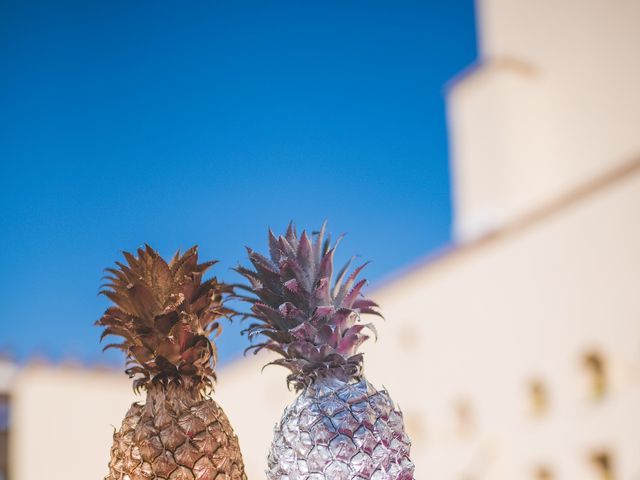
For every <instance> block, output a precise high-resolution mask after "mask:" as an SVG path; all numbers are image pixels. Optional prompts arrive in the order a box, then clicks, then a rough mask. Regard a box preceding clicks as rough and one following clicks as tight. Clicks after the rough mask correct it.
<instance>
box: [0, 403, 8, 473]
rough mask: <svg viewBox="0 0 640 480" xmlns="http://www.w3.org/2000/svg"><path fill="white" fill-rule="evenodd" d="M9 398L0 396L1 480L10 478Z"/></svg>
mask: <svg viewBox="0 0 640 480" xmlns="http://www.w3.org/2000/svg"><path fill="white" fill-rule="evenodd" d="M8 450H9V396H8V395H4V394H0V480H8V478H9V451H8Z"/></svg>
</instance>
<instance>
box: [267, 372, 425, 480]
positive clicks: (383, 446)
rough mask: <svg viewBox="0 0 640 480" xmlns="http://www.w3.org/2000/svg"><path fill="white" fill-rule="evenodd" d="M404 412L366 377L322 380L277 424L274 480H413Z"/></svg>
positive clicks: (270, 461) (273, 447)
mask: <svg viewBox="0 0 640 480" xmlns="http://www.w3.org/2000/svg"><path fill="white" fill-rule="evenodd" d="M410 447H411V442H410V440H409V438H408V436H407V435H406V433H405V431H404V422H403V418H402V413H401V412H400V410H399V409H398V408H397V407H396V406H395V405H394V403H393V401H392V400H391V398H390V397H389V395H388V394H387V392H386V391H385V390H376V389H375V388H374V387H373V385H371V384H370V383H369V382H368V381H367V380H366V379H364V378H362V379H361V380H359V381H351V382H343V381H340V380H337V379H331V378H329V379H321V380H318V381H316V382H315V383H314V384H312V385H311V386H309V387H307V388H306V389H305V390H303V392H302V393H301V394H300V395H299V396H298V397H297V399H296V400H295V401H294V403H293V404H291V405H290V406H289V407H288V408H287V409H286V410H285V412H284V415H283V416H282V419H281V420H280V422H279V424H278V425H276V427H275V432H274V439H273V443H272V445H271V449H270V452H269V457H268V470H267V478H268V479H269V480H282V479H288V480H325V479H331V480H355V479H359V480H363V479H376V480H411V479H413V471H414V466H413V463H412V462H411V460H410V458H409V450H410Z"/></svg>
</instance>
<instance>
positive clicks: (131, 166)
mask: <svg viewBox="0 0 640 480" xmlns="http://www.w3.org/2000/svg"><path fill="white" fill-rule="evenodd" d="M475 56H476V45H475V31H474V17H473V2H472V1H471V0H464V1H463V0H455V1H447V2H442V1H420V2H404V1H393V2H364V1H361V2H355V1H325V2H299V1H291V2H284V1H280V2H246V1H234V2H219V1H206V2H205V1H202V2H199V1H190V2H177V1H171V2H151V1H136V2H131V1H112V2H95V1H90V0H82V1H75V2H74V1H65V0H62V1H59V2H52V1H50V2H46V1H39V2H38V1H30V0H16V1H12V2H8V1H6V2H0V71H1V72H2V74H1V75H0V165H1V167H0V168H1V169H2V170H1V175H0V187H1V188H0V209H1V210H0V212H1V214H2V215H1V217H0V238H2V243H3V245H2V246H3V248H2V251H3V253H2V261H1V263H0V300H1V304H2V311H1V317H0V318H1V320H0V325H1V326H2V327H1V329H0V349H4V350H8V351H11V352H13V354H14V355H15V356H16V357H17V358H19V359H23V360H24V359H27V358H29V357H31V356H40V357H47V358H50V359H53V360H56V361H59V360H64V359H75V360H80V361H83V362H86V363H99V362H109V363H112V364H119V363H121V358H120V357H119V354H118V353H117V352H112V353H107V354H102V353H101V351H100V350H101V348H100V346H99V344H98V337H99V333H100V332H99V330H98V328H96V327H93V326H92V324H93V322H94V321H95V320H96V319H97V318H99V317H100V315H101V313H102V311H103V310H104V308H105V307H106V300H105V299H104V298H101V297H97V296H96V292H97V291H98V286H99V284H100V277H101V275H102V270H103V269H104V268H105V267H107V266H110V265H111V264H112V263H113V262H114V261H115V260H118V259H119V257H120V253H119V252H120V251H121V250H123V249H125V250H131V249H135V248H137V247H138V246H139V245H141V244H142V243H144V242H149V243H150V244H151V245H153V246H154V247H155V248H156V249H158V250H159V251H160V252H161V253H162V254H164V255H170V254H172V253H173V252H174V251H175V250H176V249H178V248H180V249H183V250H184V249H186V248H188V247H189V246H191V245H192V244H195V243H197V244H199V245H200V252H201V256H202V257H203V258H217V259H219V260H220V264H219V266H217V268H216V269H215V273H216V274H217V276H219V277H221V278H223V279H225V280H229V281H233V280H237V277H236V276H235V275H234V274H233V273H232V272H230V270H229V268H230V267H232V266H234V265H236V264H237V263H238V262H239V261H241V262H244V261H245V259H244V245H250V246H252V247H253V248H255V249H258V250H265V249H266V248H265V246H266V228H267V226H268V225H271V226H273V227H274V229H276V230H282V229H284V228H285V226H286V224H287V222H288V221H289V220H290V219H293V220H295V221H296V222H297V223H298V225H299V226H300V227H307V228H310V229H314V228H317V227H318V226H319V224H320V223H321V222H322V220H323V219H325V218H326V219H328V220H329V229H330V230H331V232H333V233H334V234H339V233H343V232H346V233H347V237H346V239H345V240H344V242H343V243H342V246H341V249H342V257H341V258H343V259H344V258H346V257H348V256H350V255H352V254H358V255H361V256H362V258H363V259H371V260H373V263H372V264H371V265H370V266H369V267H368V268H367V270H366V271H367V276H368V278H369V279H370V280H371V281H372V283H373V284H375V283H376V281H380V280H381V279H382V278H383V277H384V276H385V275H389V274H391V273H392V272H393V271H395V270H397V269H399V268H402V267H403V266H405V265H407V264H408V263H410V262H412V261H415V260H416V259H417V258H419V257H421V256H423V255H425V254H427V253H428V252H430V251H433V250H434V249H437V248H439V247H441V246H443V245H445V244H446V243H447V242H449V238H450V236H449V232H450V224H451V205H450V185H449V172H448V153H447V137H446V125H445V111H444V87H443V85H444V83H445V82H446V81H447V80H448V79H450V78H451V77H452V76H453V75H455V74H456V73H457V72H459V71H460V70H461V69H463V68H464V67H466V66H468V65H469V64H470V63H472V62H473V61H474V60H475ZM392 320H393V319H389V321H392ZM238 331H239V328H238V326H232V327H227V328H226V330H225V332H224V333H223V334H222V336H221V337H220V339H219V342H218V345H219V349H220V354H221V358H222V360H223V361H228V360H229V359H231V358H233V357H235V356H237V355H239V354H240V352H241V350H242V349H243V348H244V346H245V340H244V339H242V338H240V336H239V335H238Z"/></svg>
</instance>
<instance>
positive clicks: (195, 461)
mask: <svg viewBox="0 0 640 480" xmlns="http://www.w3.org/2000/svg"><path fill="white" fill-rule="evenodd" d="M124 257H125V259H126V264H124V263H121V262H116V265H117V268H110V269H107V272H108V275H107V277H106V278H107V280H108V283H107V284H106V286H105V289H104V290H103V291H102V292H100V293H102V294H104V295H105V296H107V297H108V298H109V299H110V300H111V301H112V302H113V303H114V305H113V306H111V307H110V308H108V309H107V310H106V311H105V313H104V315H103V316H102V318H100V320H98V321H97V322H96V325H99V326H103V327H106V328H105V329H104V331H103V333H102V338H104V337H106V336H108V335H114V336H119V337H122V339H123V341H122V342H121V343H113V344H110V345H107V346H106V347H105V349H107V348H118V349H120V350H123V351H124V352H126V356H127V360H128V362H127V366H128V368H127V370H126V373H127V374H128V375H129V377H131V378H134V379H135V380H134V389H135V390H136V391H138V390H144V391H146V402H145V403H144V404H139V403H134V404H133V405H131V408H130V409H129V411H128V412H127V414H126V416H125V418H124V420H123V422H122V426H121V427H120V430H119V431H116V432H115V433H114V435H113V446H112V447H111V460H110V462H109V474H108V475H107V477H106V480H147V479H166V480H196V479H197V480H214V479H215V480H231V479H233V480H240V479H246V475H245V471H244V465H243V462H242V455H241V453H240V447H239V444H238V438H237V437H236V435H235V433H234V432H233V429H232V428H231V425H230V424H229V420H228V419H227V416H226V415H225V413H224V412H223V411H222V409H221V408H220V407H219V406H218V404H217V403H216V402H215V401H213V400H212V399H211V397H210V394H211V392H212V390H213V384H214V382H215V378H216V377H215V372H214V368H215V365H216V348H215V345H214V344H213V342H212V341H211V340H210V338H212V337H216V336H217V335H218V334H219V332H220V325H219V323H218V319H219V318H220V317H223V316H229V315H231V314H232V313H233V312H232V311H231V310H229V309H227V308H225V307H224V305H223V300H224V298H223V297H224V296H225V295H227V294H229V293H231V292H232V289H231V287H230V286H228V285H225V284H223V283H219V282H218V281H217V280H216V279H215V278H210V279H209V280H206V281H203V279H202V277H203V275H204V273H205V272H206V270H207V269H208V268H209V267H211V266H212V265H213V264H214V263H216V262H213V261H211V262H204V263H198V250H197V247H193V248H191V249H190V250H188V251H187V252H185V253H184V255H180V252H178V253H176V255H175V256H174V257H173V259H172V260H171V262H169V263H167V262H166V261H165V260H164V259H163V258H162V257H161V256H160V255H159V254H158V253H157V252H156V251H155V250H153V249H152V248H151V247H149V246H146V247H145V248H141V249H139V250H138V252H137V257H136V256H134V255H132V254H130V253H127V252H125V253H124Z"/></svg>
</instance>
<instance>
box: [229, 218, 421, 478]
mask: <svg viewBox="0 0 640 480" xmlns="http://www.w3.org/2000/svg"><path fill="white" fill-rule="evenodd" d="M324 233H325V225H323V226H322V229H321V230H320V232H319V233H318V234H317V237H316V238H315V240H314V241H312V240H311V238H310V237H309V236H308V235H307V234H306V232H302V234H301V235H300V236H298V234H297V232H296V229H295V227H294V226H293V225H291V224H290V225H289V228H288V229H287V232H286V234H285V235H284V236H279V237H277V238H276V236H275V235H274V234H273V233H272V232H271V230H269V252H270V257H271V258H267V257H265V256H263V255H260V254H259V253H257V252H255V251H253V250H251V249H247V250H248V253H249V259H250V261H251V263H252V264H253V267H254V269H255V270H251V269H248V268H244V267H238V268H237V271H238V273H240V274H241V275H243V276H244V277H245V278H246V279H247V280H248V282H249V284H250V285H248V286H244V287H243V288H244V289H245V290H248V291H249V292H250V293H249V294H248V295H239V297H240V298H242V299H244V300H245V301H248V302H249V303H250V304H251V313H250V314H249V316H250V317H253V318H254V319H255V320H256V322H254V323H253V324H252V325H250V326H249V327H248V328H247V329H246V330H245V332H247V334H248V336H249V337H250V338H253V337H254V336H256V335H261V336H262V337H263V341H262V343H258V344H255V345H253V346H252V347H250V349H253V350H254V351H255V352H256V353H257V351H259V350H262V349H267V350H271V351H273V352H276V353H277V354H279V355H280V358H278V359H276V360H274V361H273V362H271V363H270V364H276V365H281V366H284V367H286V368H287V369H289V370H290V372H291V373H290V374H289V375H288V377H287V382H288V384H289V385H290V386H293V387H294V388H295V390H296V391H298V392H301V393H300V394H299V396H298V397H297V398H296V400H295V401H294V402H293V403H292V404H291V405H290V406H289V407H287V408H286V410H285V412H284V414H283V416H282V419H281V420H280V422H279V423H278V424H277V425H276V427H275V431H274V438H273V442H272V444H271V449H270V452H269V456H268V469H267V472H266V473H267V478H268V479H269V480H284V479H287V480H298V479H300V480H302V479H306V480H322V479H331V480H351V479H360V480H363V479H378V480H383V479H384V480H410V479H413V471H414V466H413V463H412V462H411V459H410V457H409V450H410V446H411V442H410V440H409V438H408V436H407V434H406V433H405V431H404V422H403V418H402V413H401V412H400V410H399V409H398V408H397V407H396V406H395V405H394V403H393V401H392V400H391V398H390V397H389V394H388V393H387V392H386V391H385V390H377V389H376V388H375V387H374V386H373V385H371V384H370V383H369V382H368V381H367V380H366V378H365V377H364V375H363V365H362V360H363V356H362V353H358V352H357V350H358V347H359V346H360V345H361V344H362V343H363V342H364V341H365V340H366V339H367V338H368V336H367V335H366V334H365V332H366V331H367V330H368V331H371V332H372V333H373V334H375V328H374V326H373V325H372V324H371V323H362V322H361V318H360V315H361V314H373V315H378V316H381V315H380V313H379V312H378V309H377V308H378V306H377V305H376V304H375V303H374V302H373V301H372V300H369V299H367V298H365V297H363V296H362V295H361V293H360V292H361V290H362V288H363V286H364V285H365V283H366V281H365V280H359V281H358V280H357V277H358V275H359V273H360V271H361V270H362V269H363V268H364V266H365V265H366V264H365V265H362V266H360V267H358V268H356V269H355V270H354V271H353V272H352V273H350V274H348V270H349V267H350V264H351V262H348V263H347V265H345V266H344V268H342V269H341V270H340V271H339V272H338V274H337V277H336V280H335V281H334V282H333V283H332V273H333V256H334V252H335V249H336V246H337V243H336V244H335V245H333V246H331V243H330V241H329V239H327V240H326V241H325V240H324Z"/></svg>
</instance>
